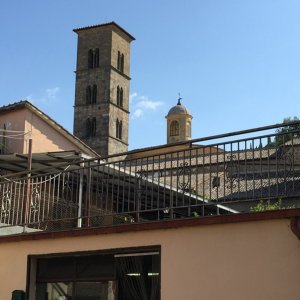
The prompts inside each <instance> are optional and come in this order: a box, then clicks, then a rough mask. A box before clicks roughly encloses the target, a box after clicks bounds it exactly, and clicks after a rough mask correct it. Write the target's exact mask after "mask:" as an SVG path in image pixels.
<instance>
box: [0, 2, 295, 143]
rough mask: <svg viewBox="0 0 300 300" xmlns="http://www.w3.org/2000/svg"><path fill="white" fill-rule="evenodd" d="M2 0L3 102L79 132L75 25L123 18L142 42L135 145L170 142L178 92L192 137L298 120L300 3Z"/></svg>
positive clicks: (136, 62)
mask: <svg viewBox="0 0 300 300" xmlns="http://www.w3.org/2000/svg"><path fill="white" fill-rule="evenodd" d="M1 2H2V3H1V9H0V36H1V43H0V58H1V71H0V105H5V104H8V103H12V102H15V101H19V100H21V99H28V100H31V101H32V102H33V103H34V104H35V105H36V106H38V107H39V108H40V109H42V110H43V111H45V112H46V113H47V114H49V115H50V116H51V117H52V118H54V119H55V120H57V121H58V122H59V123H61V124H62V125H63V126H64V127H66V128H67V129H68V130H69V131H71V132H72V131H73V105H74V92H75V76H74V70H75V65H76V45H77V40H76V38H77V36H76V34H75V33H73V32H72V29H74V28H77V27H83V26H88V25H93V24H100V23H105V22H110V21H115V22H117V23H118V24H120V25H121V26H122V27H123V28H124V29H126V30H127V31H128V32H129V33H131V34H132V35H133V36H135V38H136V41H134V42H133V43H132V52H131V77H132V80H131V89H130V94H131V99H132V100H131V104H130V111H131V114H130V128H129V144H130V145H129V148H130V149H135V148H140V147H146V146H154V145H158V144H164V143H166V122H165V115H166V114H167V112H168V110H169V108H170V107H171V106H173V105H175V104H176V102H177V98H178V92H180V93H181V96H182V98H183V99H182V103H183V104H184V105H186V106H187V107H188V108H189V110H190V111H191V112H192V115H193V117H194V118H193V125H192V135H193V138H198V137H203V136H208V135H213V134H219V133H223V132H229V131H235V130H242V129H247V128H252V127H258V126H263V125H270V124H273V123H279V122H281V121H282V120H283V118H285V117H288V116H292V117H293V116H298V117H300V112H299V99H300V1H299V0H282V1H279V0H272V1H271V0H249V1H247V0H245V1H240V0H190V1H176V0H173V1H171V0H160V1H158V0H152V1H146V0H127V1H102V0H72V1H71V0H48V1H46V0H40V1H38V0H26V1H21V0H19V1H16V0H10V1H1Z"/></svg>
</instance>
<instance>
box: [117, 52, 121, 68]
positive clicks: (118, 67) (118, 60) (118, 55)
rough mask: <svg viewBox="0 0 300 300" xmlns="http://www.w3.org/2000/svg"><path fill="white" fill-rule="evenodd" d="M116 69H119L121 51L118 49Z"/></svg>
mask: <svg viewBox="0 0 300 300" xmlns="http://www.w3.org/2000/svg"><path fill="white" fill-rule="evenodd" d="M117 69H118V70H121V53H120V51H118V62H117Z"/></svg>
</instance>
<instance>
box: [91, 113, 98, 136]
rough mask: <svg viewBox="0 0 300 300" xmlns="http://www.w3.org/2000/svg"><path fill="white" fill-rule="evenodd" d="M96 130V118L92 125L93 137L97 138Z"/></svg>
mask: <svg viewBox="0 0 300 300" xmlns="http://www.w3.org/2000/svg"><path fill="white" fill-rule="evenodd" d="M96 130H97V127H96V118H95V117H94V118H93V119H92V124H91V136H96Z"/></svg>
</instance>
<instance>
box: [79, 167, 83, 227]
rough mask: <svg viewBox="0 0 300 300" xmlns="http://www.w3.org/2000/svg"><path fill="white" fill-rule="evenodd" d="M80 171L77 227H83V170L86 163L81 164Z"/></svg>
mask: <svg viewBox="0 0 300 300" xmlns="http://www.w3.org/2000/svg"><path fill="white" fill-rule="evenodd" d="M80 167H81V168H80V169H79V194H78V216H77V217H78V218H77V227H78V228H81V227H82V192H83V171H84V170H83V168H84V163H80Z"/></svg>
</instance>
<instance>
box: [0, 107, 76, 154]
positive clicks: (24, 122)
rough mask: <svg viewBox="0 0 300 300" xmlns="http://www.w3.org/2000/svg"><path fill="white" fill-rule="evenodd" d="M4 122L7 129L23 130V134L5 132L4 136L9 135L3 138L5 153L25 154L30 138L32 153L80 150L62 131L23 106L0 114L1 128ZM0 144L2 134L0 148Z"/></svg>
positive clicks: (1, 139) (0, 139)
mask: <svg viewBox="0 0 300 300" xmlns="http://www.w3.org/2000/svg"><path fill="white" fill-rule="evenodd" d="M4 124H6V129H7V130H15V131H23V132H24V131H25V134H22V133H9V132H7V133H6V136H10V138H5V148H6V153H20V154H27V153H28V145H29V139H30V138H32V140H33V149H32V150H33V153H41V152H52V151H64V150H76V151H79V150H80V149H79V148H78V147H77V146H76V145H75V144H74V143H72V142H71V141H70V140H68V139H67V138H66V137H65V136H64V135H63V132H59V131H57V130H55V129H54V128H53V127H52V126H50V125H49V124H48V123H47V122H45V121H44V120H43V119H42V118H40V117H39V116H37V115H36V114H35V113H33V112H32V111H31V110H29V109H26V108H23V109H18V110H16V111H10V112H5V113H3V114H1V115H0V128H1V129H3V125H4ZM1 135H3V134H2V132H1ZM1 145H3V137H2V136H0V149H1Z"/></svg>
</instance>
